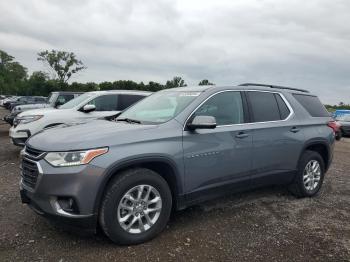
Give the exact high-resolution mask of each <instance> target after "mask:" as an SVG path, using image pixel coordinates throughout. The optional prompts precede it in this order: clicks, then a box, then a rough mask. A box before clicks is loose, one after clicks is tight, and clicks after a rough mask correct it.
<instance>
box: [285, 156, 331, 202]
mask: <svg viewBox="0 0 350 262" xmlns="http://www.w3.org/2000/svg"><path fill="white" fill-rule="evenodd" d="M324 173H325V167H324V161H323V159H322V157H321V156H320V154H319V153H317V152H315V151H305V152H304V153H303V155H302V156H301V158H300V161H299V167H298V171H297V174H296V176H295V178H294V181H293V183H292V184H291V185H290V187H289V189H290V191H291V192H292V193H293V194H294V195H295V196H297V197H312V196H314V195H316V194H317V193H318V191H319V190H320V188H321V186H322V183H323V179H324Z"/></svg>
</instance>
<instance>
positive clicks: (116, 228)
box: [100, 168, 172, 245]
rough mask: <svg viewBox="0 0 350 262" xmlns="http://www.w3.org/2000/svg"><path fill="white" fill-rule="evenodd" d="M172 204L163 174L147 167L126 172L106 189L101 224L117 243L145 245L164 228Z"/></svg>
mask: <svg viewBox="0 0 350 262" xmlns="http://www.w3.org/2000/svg"><path fill="white" fill-rule="evenodd" d="M171 205H172V196H171V192H170V189H169V186H168V184H167V182H166V181H165V180H164V179H163V178H162V177H161V176H160V175H158V174H157V173H155V172H153V171H152V170H149V169H145V168H137V169H130V170H126V171H124V172H122V173H121V174H119V175H118V176H117V177H116V178H115V179H113V180H112V181H111V183H110V184H109V186H108V188H107V191H106V193H105V196H104V199H103V201H102V205H101V209H100V225H101V227H102V229H103V231H104V233H105V234H106V235H107V236H108V237H109V238H110V239H111V240H112V241H114V242H115V243H118V244H124V245H129V244H138V243H142V242H145V241H147V240H150V239H152V238H153V237H155V236H156V235H157V234H159V233H160V232H161V231H162V230H163V229H164V227H165V226H166V224H167V222H168V220H169V216H170V212H171Z"/></svg>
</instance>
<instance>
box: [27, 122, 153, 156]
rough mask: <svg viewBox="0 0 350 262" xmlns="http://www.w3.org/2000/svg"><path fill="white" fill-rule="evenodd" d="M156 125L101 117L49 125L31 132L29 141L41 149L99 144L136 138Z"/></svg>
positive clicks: (84, 147) (71, 147) (85, 146)
mask: <svg viewBox="0 0 350 262" xmlns="http://www.w3.org/2000/svg"><path fill="white" fill-rule="evenodd" d="M155 128H157V126H156V125H140V124H130V123H125V122H114V121H107V120H102V119H101V120H100V119H99V120H93V121H90V122H87V123H80V124H71V125H62V126H59V127H54V128H50V129H46V130H44V131H41V132H39V133H38V134H36V135H34V136H32V137H31V138H30V139H29V140H28V141H27V143H26V144H27V145H28V146H30V147H33V148H35V149H38V150H42V151H67V150H79V149H88V148H97V147H105V146H111V145H117V144H125V143H132V142H135V141H136V140H138V139H141V138H142V137H143V135H144V133H149V132H150V129H155ZM131 132H132V134H131ZM151 132H152V131H151ZM141 140H142V139H141Z"/></svg>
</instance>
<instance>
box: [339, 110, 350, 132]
mask: <svg viewBox="0 0 350 262" xmlns="http://www.w3.org/2000/svg"><path fill="white" fill-rule="evenodd" d="M336 120H337V122H338V123H339V124H340V131H341V134H342V136H349V135H350V115H342V116H338V117H336Z"/></svg>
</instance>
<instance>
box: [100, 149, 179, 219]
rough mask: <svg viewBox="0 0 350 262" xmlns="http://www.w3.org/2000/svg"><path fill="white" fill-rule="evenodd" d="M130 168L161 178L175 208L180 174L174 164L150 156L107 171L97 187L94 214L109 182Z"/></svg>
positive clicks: (118, 165)
mask: <svg viewBox="0 0 350 262" xmlns="http://www.w3.org/2000/svg"><path fill="white" fill-rule="evenodd" d="M131 168H147V169H150V170H152V171H154V172H156V173H158V174H159V175H160V176H161V177H163V178H164V179H165V181H166V182H167V183H168V185H169V188H170V191H171V194H172V197H173V206H174V207H175V208H177V205H178V198H179V195H180V194H181V192H182V182H181V181H182V180H181V179H180V173H179V171H178V169H177V167H176V164H175V163H174V162H173V161H172V160H171V159H169V158H166V157H153V156H152V157H142V158H137V159H129V160H126V161H123V162H118V163H116V164H114V165H112V166H111V167H110V168H108V169H107V171H106V173H105V174H104V178H103V180H102V182H101V184H100V186H99V190H98V193H97V196H96V200H95V203H94V213H95V214H98V212H99V208H100V205H101V202H102V199H103V196H104V193H105V191H106V188H107V186H108V184H109V183H110V181H111V180H112V179H113V178H114V177H115V176H117V175H118V174H119V173H120V172H122V171H124V170H127V169H131Z"/></svg>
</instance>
